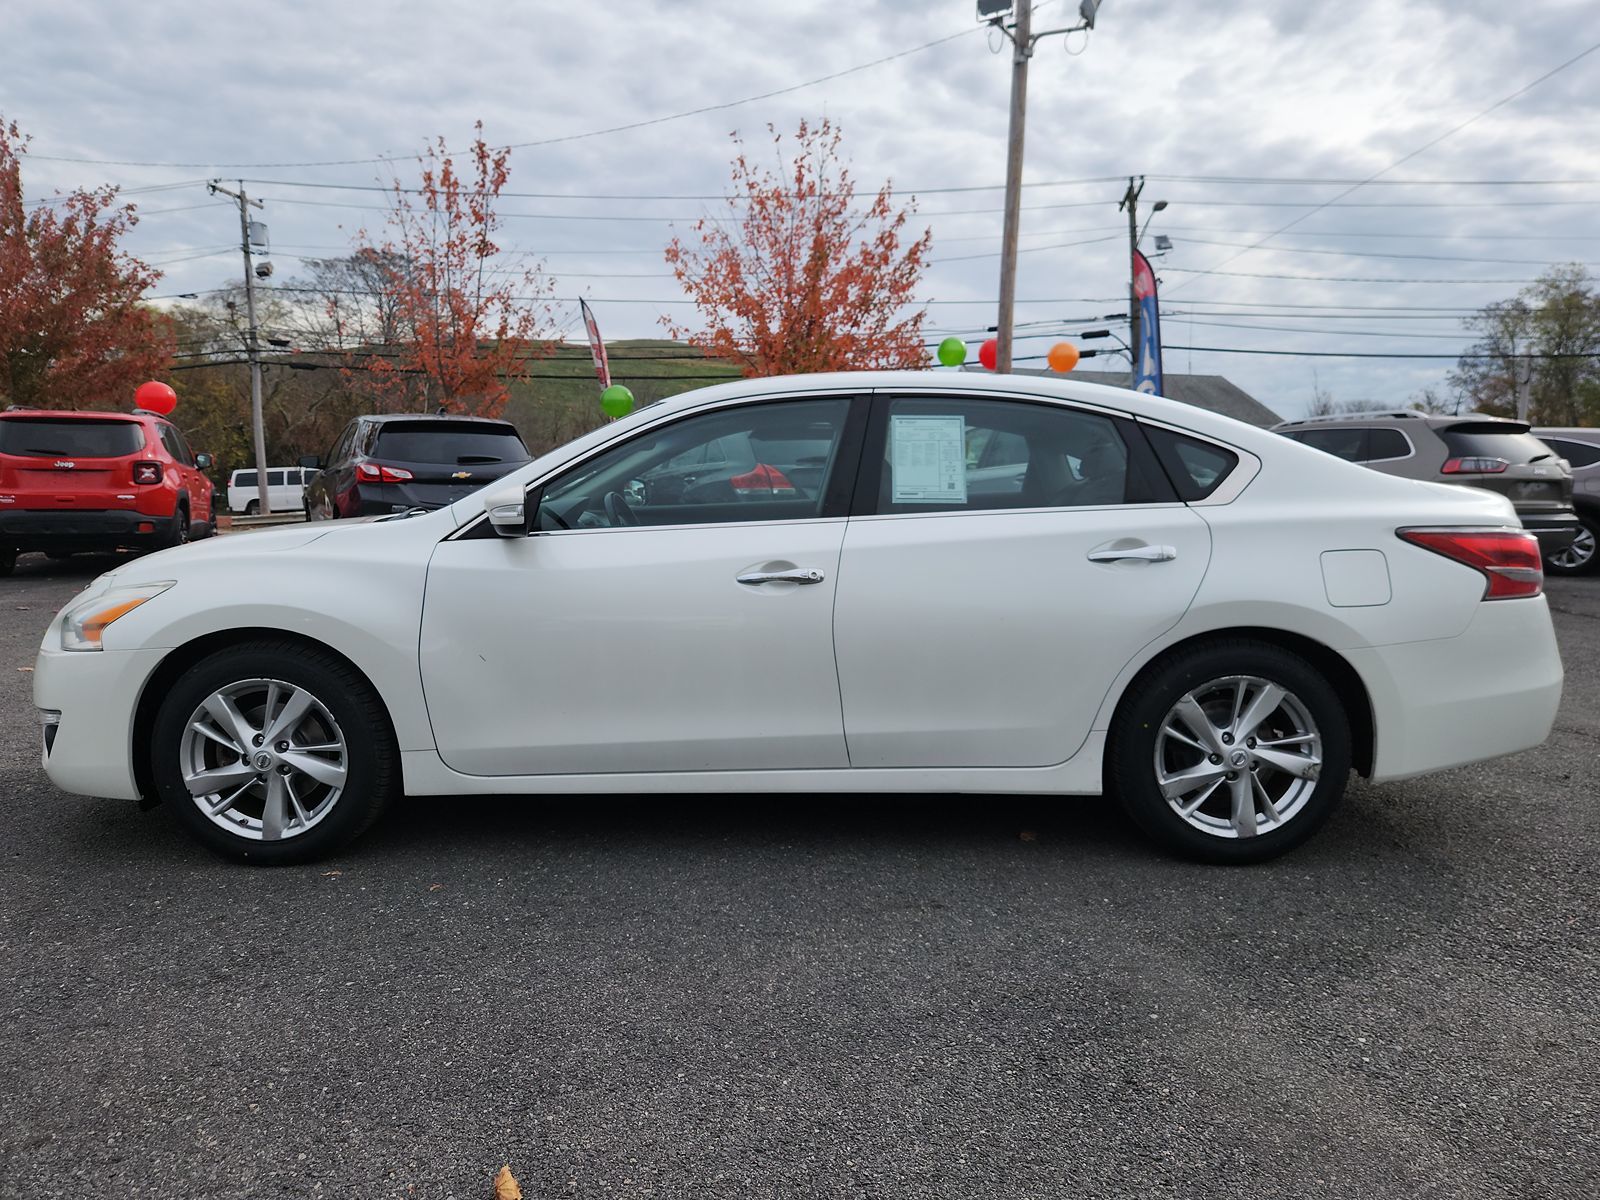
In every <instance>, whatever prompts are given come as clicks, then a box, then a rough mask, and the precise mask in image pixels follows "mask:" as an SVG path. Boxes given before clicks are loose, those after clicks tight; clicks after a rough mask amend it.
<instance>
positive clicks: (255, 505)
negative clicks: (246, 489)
mask: <svg viewBox="0 0 1600 1200" xmlns="http://www.w3.org/2000/svg"><path fill="white" fill-rule="evenodd" d="M260 511H261V501H259V500H252V501H250V503H248V504H246V505H245V506H244V515H245V516H247V517H253V516H255V515H256V514H257V513H258V512H260Z"/></svg>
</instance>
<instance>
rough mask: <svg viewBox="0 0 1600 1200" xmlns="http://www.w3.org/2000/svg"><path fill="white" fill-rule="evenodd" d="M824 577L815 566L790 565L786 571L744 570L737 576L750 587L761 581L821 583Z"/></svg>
mask: <svg viewBox="0 0 1600 1200" xmlns="http://www.w3.org/2000/svg"><path fill="white" fill-rule="evenodd" d="M824 578H826V577H825V576H824V575H823V574H822V572H821V571H819V570H817V569H816V568H815V567H813V568H811V569H810V570H807V569H806V568H804V567H791V568H790V569H789V570H787V571H746V572H745V573H744V574H743V575H740V576H739V577H738V579H739V582H740V583H743V584H748V585H749V586H751V587H759V586H760V585H761V584H763V583H821V582H822V581H823V579H824Z"/></svg>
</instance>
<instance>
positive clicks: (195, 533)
mask: <svg viewBox="0 0 1600 1200" xmlns="http://www.w3.org/2000/svg"><path fill="white" fill-rule="evenodd" d="M216 531H217V530H216V526H215V524H213V523H212V522H211V521H194V522H192V523H191V524H190V525H189V540H190V541H192V542H198V541H200V540H202V539H204V538H208V537H210V536H211V535H212V534H214V533H216Z"/></svg>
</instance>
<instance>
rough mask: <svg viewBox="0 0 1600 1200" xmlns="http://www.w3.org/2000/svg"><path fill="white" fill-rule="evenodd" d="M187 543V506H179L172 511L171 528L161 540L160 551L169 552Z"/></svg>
mask: <svg viewBox="0 0 1600 1200" xmlns="http://www.w3.org/2000/svg"><path fill="white" fill-rule="evenodd" d="M188 541H189V506H188V505H187V504H180V505H178V507H177V508H175V509H173V511H172V528H171V529H169V530H168V531H167V535H166V537H164V538H162V540H161V545H160V549H162V550H170V549H172V547H174V546H182V545H185V544H187V542H188Z"/></svg>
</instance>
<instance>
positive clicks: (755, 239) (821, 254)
mask: <svg viewBox="0 0 1600 1200" xmlns="http://www.w3.org/2000/svg"><path fill="white" fill-rule="evenodd" d="M767 129H768V132H769V133H771V134H772V141H773V145H774V146H775V147H776V148H777V151H778V154H779V161H780V167H779V170H777V171H772V170H768V169H766V168H764V167H759V166H757V165H755V164H754V163H752V162H751V161H750V159H749V157H748V156H747V155H746V153H745V151H744V148H743V143H742V142H741V141H740V139H739V136H738V135H737V134H735V135H734V144H735V145H736V146H738V147H739V152H738V154H737V156H736V157H735V158H734V160H733V191H732V194H731V195H729V196H728V198H727V205H728V217H727V219H726V220H725V221H720V222H719V221H716V220H713V219H711V218H709V217H704V218H701V219H700V220H699V221H697V222H696V223H695V225H694V235H695V239H694V240H695V241H696V242H697V244H695V245H685V244H684V242H683V241H682V240H680V239H679V238H677V237H674V238H673V239H672V242H671V244H669V245H668V246H667V250H666V256H667V263H668V265H669V266H671V268H672V271H673V274H674V275H676V276H677V278H678V282H679V283H680V284H682V285H683V289H684V291H686V292H687V293H688V294H689V299H690V300H691V301H692V302H693V303H694V306H695V307H696V308H697V309H699V311H700V317H701V321H702V322H703V328H701V329H699V330H690V329H687V328H685V327H684V326H682V325H680V324H678V323H677V322H675V321H673V320H672V319H671V318H670V317H664V318H662V324H664V325H666V326H667V328H668V329H669V330H670V331H671V333H672V336H673V337H676V338H686V339H687V340H688V342H689V343H690V344H691V345H693V346H696V347H698V348H699V349H701V350H703V351H705V352H706V353H707V354H709V355H712V356H714V357H717V358H723V359H726V360H728V361H730V362H734V363H738V364H739V366H740V367H741V368H742V369H743V371H744V373H745V374H746V375H780V374H792V373H795V372H801V371H841V370H857V369H882V368H893V367H916V366H921V365H923V364H924V363H925V362H926V361H927V351H926V349H924V345H923V337H922V323H923V321H924V320H925V319H926V317H927V311H926V310H925V309H923V308H920V307H918V308H912V305H913V304H914V301H913V299H912V296H913V293H914V292H915V291H916V288H917V285H918V283H920V282H921V279H922V272H923V270H924V269H925V268H926V266H927V262H928V248H929V246H930V245H931V244H932V239H933V234H932V232H931V231H929V230H924V231H923V233H922V235H921V236H920V237H917V238H915V239H914V240H911V241H907V240H906V239H907V237H908V232H907V229H906V226H907V223H908V221H909V220H910V218H911V217H912V216H913V215H914V214H915V212H916V203H915V201H914V200H913V201H912V203H911V204H910V205H908V206H907V207H905V208H900V209H896V208H895V206H894V205H893V203H892V202H891V200H892V196H893V192H892V190H891V189H890V186H889V184H888V183H885V184H884V185H883V187H882V188H880V189H879V190H878V193H877V195H876V196H874V197H873V198H872V200H871V201H870V202H869V203H867V204H866V205H865V207H862V208H860V209H858V208H857V205H856V185H855V181H854V180H853V179H852V178H851V176H850V171H849V169H848V168H847V167H845V166H844V165H843V163H842V162H841V160H840V153H839V144H840V132H839V129H838V128H837V127H836V126H835V125H833V124H832V122H830V121H827V120H824V121H823V122H822V123H821V124H820V125H815V126H812V125H808V124H807V123H806V122H804V121H802V122H801V123H800V128H799V130H798V132H797V133H796V135H795V152H794V155H793V158H792V159H791V160H790V161H788V162H787V163H784V162H783V160H782V154H783V137H782V135H780V134H778V133H777V132H776V131H775V130H773V128H772V126H770V125H769V126H768V127H767Z"/></svg>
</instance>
